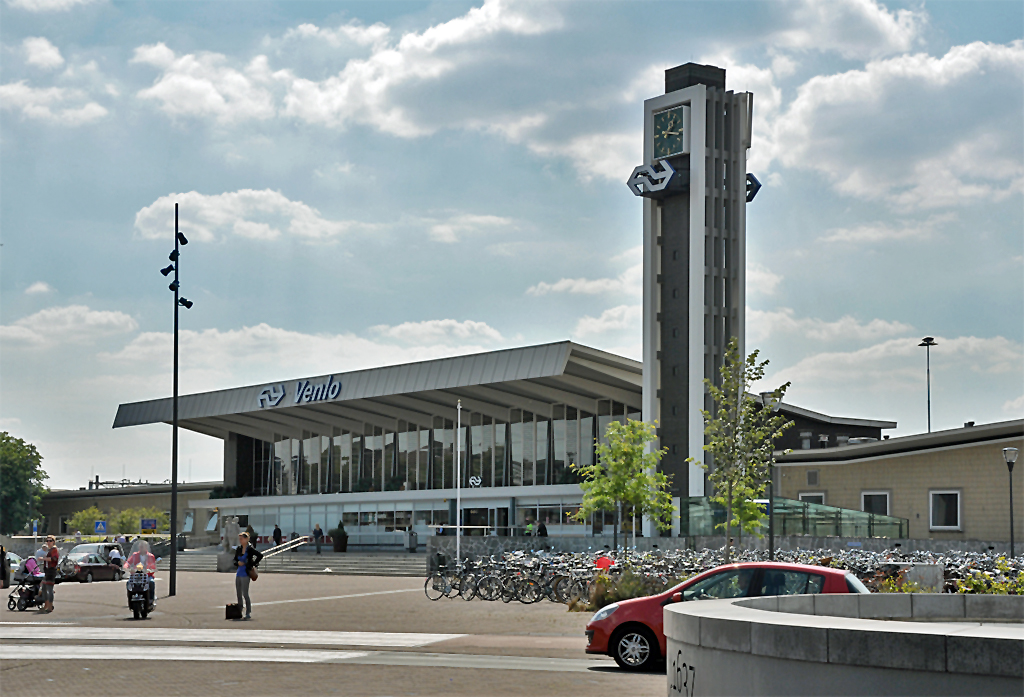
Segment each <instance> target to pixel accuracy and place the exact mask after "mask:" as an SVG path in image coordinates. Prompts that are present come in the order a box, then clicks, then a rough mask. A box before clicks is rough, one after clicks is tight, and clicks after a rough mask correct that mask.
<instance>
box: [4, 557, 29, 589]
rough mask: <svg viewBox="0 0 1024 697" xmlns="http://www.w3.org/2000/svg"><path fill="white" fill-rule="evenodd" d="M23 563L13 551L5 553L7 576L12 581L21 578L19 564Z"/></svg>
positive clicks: (14, 581) (15, 581)
mask: <svg viewBox="0 0 1024 697" xmlns="http://www.w3.org/2000/svg"><path fill="white" fill-rule="evenodd" d="M24 563H25V560H24V559H22V558H21V557H20V556H18V555H17V554H15V553H14V552H8V553H7V568H8V570H9V574H8V576H7V578H9V579H11V582H12V583H17V582H18V580H19V579H20V578H21V565H22V564H24Z"/></svg>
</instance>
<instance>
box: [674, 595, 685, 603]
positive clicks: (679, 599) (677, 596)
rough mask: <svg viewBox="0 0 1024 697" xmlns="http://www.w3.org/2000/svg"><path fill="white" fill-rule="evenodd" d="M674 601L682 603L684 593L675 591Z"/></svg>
mask: <svg viewBox="0 0 1024 697" xmlns="http://www.w3.org/2000/svg"><path fill="white" fill-rule="evenodd" d="M672 602H673V603H681V602H683V594H682V593H673V594H672Z"/></svg>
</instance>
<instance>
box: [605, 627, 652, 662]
mask: <svg viewBox="0 0 1024 697" xmlns="http://www.w3.org/2000/svg"><path fill="white" fill-rule="evenodd" d="M611 649H612V658H614V659H615V662H616V663H618V664H619V667H620V668H625V669H626V670H645V669H647V668H650V667H651V666H652V665H653V664H654V663H655V662H656V661H657V660H658V643H657V640H656V639H655V638H654V632H652V631H651V630H650V629H648V628H647V627H638V626H632V627H627V628H626V629H624V630H622V631H619V632H617V633H616V635H615V638H614V639H613V640H612V646H611Z"/></svg>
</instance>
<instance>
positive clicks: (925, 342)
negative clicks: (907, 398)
mask: <svg viewBox="0 0 1024 697" xmlns="http://www.w3.org/2000/svg"><path fill="white" fill-rule="evenodd" d="M918 346H924V350H925V354H926V356H927V357H926V360H927V362H928V373H927V375H928V433H931V432H932V346H938V344H937V343H935V337H934V336H926V337H925V338H923V339H921V343H920V344H918Z"/></svg>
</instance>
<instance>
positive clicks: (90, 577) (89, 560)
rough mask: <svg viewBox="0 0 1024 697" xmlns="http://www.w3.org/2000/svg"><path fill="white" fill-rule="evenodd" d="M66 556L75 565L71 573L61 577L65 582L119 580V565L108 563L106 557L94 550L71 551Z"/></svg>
mask: <svg viewBox="0 0 1024 697" xmlns="http://www.w3.org/2000/svg"><path fill="white" fill-rule="evenodd" d="M83 546H84V545H83ZM67 558H68V560H69V561H70V562H71V563H73V564H74V565H75V566H74V572H73V573H71V574H65V576H64V578H63V581H64V582H65V583H66V582H68V581H80V582H81V583H92V582H93V581H120V580H121V574H122V572H121V567H120V566H117V565H116V564H110V563H108V562H107V560H106V559H104V558H103V557H101V556H100V555H99V554H97V553H95V552H93V553H89V552H79V553H77V554H75V553H71V554H68V556H67Z"/></svg>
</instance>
